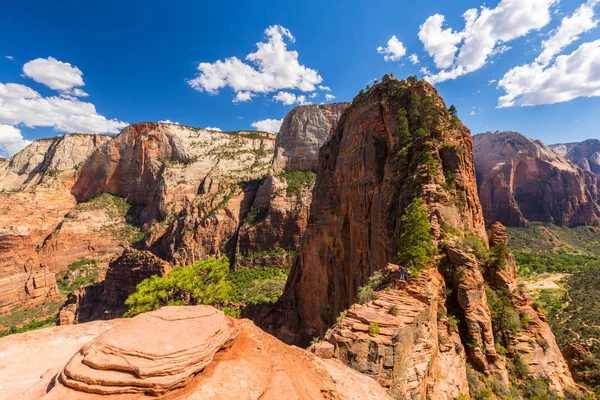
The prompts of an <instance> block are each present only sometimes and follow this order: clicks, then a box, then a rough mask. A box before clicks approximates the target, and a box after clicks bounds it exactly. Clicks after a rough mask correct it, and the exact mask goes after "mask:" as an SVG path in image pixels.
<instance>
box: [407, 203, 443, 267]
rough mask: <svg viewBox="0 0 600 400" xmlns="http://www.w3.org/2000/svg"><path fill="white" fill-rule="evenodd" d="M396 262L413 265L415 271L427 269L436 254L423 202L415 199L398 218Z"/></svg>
mask: <svg viewBox="0 0 600 400" xmlns="http://www.w3.org/2000/svg"><path fill="white" fill-rule="evenodd" d="M400 227H401V232H400V237H399V238H398V248H399V252H398V261H399V262H400V263H402V264H405V265H410V264H412V265H414V267H415V268H416V270H417V271H419V270H422V269H425V268H427V267H428V265H429V263H430V262H431V260H432V259H433V256H434V255H435V253H436V248H435V244H434V242H433V235H432V234H431V232H430V229H431V227H430V224H429V218H428V213H427V209H426V208H425V206H424V202H423V200H421V199H419V198H416V199H415V200H413V202H412V203H411V204H410V205H409V206H408V207H407V208H406V212H405V214H404V215H403V216H402V217H401V218H400Z"/></svg>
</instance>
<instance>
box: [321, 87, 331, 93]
mask: <svg viewBox="0 0 600 400" xmlns="http://www.w3.org/2000/svg"><path fill="white" fill-rule="evenodd" d="M319 90H324V91H326V92H331V88H330V87H329V86H323V85H319Z"/></svg>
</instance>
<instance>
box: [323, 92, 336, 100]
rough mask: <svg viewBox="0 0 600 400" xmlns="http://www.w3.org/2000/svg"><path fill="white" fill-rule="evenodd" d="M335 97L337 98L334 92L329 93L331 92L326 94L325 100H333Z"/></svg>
mask: <svg viewBox="0 0 600 400" xmlns="http://www.w3.org/2000/svg"><path fill="white" fill-rule="evenodd" d="M333 99H335V96H334V95H332V94H329V93H327V94H325V100H327V101H331V100H333Z"/></svg>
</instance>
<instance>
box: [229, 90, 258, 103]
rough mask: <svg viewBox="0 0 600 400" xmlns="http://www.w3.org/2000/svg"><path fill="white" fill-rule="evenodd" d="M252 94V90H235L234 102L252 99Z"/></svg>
mask: <svg viewBox="0 0 600 400" xmlns="http://www.w3.org/2000/svg"><path fill="white" fill-rule="evenodd" d="M252 97H254V94H252V92H237V93H236V94H235V97H234V98H233V102H234V103H245V102H247V101H250V100H252Z"/></svg>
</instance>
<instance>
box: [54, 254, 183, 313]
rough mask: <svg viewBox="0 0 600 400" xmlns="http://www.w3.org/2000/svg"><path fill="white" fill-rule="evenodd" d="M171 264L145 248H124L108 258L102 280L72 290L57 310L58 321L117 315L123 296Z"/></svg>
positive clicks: (121, 306)
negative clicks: (116, 254)
mask: <svg viewBox="0 0 600 400" xmlns="http://www.w3.org/2000/svg"><path fill="white" fill-rule="evenodd" d="M170 270H171V265H170V264H169V263H168V262H166V261H164V260H161V259H160V258H158V257H156V256H155V255H153V254H152V253H150V252H149V251H143V250H142V251H139V250H135V249H131V248H129V249H126V250H125V251H124V252H123V254H122V255H121V256H120V257H118V258H117V259H115V260H113V261H111V263H110V264H109V266H108V270H107V271H106V277H105V278H104V280H103V281H102V282H99V283H96V284H94V285H90V286H86V287H83V288H81V289H78V290H75V291H74V292H72V293H70V294H69V295H68V298H67V301H66V302H65V304H64V305H63V306H62V308H61V309H60V311H59V324H60V325H69V324H74V323H81V322H89V321H94V320H102V319H112V318H118V317H121V316H122V315H123V314H124V313H125V312H126V311H127V306H126V305H125V300H127V297H129V295H130V294H132V293H133V292H135V288H136V286H137V285H138V284H139V283H140V282H142V281H143V280H144V279H146V278H149V277H151V276H153V275H159V276H163V275H165V274H166V273H167V272H169V271H170Z"/></svg>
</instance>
